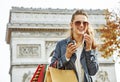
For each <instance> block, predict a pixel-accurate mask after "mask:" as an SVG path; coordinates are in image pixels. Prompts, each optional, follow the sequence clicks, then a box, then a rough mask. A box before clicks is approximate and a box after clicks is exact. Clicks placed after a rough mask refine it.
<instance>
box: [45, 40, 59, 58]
mask: <svg viewBox="0 0 120 82" xmlns="http://www.w3.org/2000/svg"><path fill="white" fill-rule="evenodd" d="M56 43H57V41H46V42H45V48H46V54H47V57H49V56H50V54H51V52H52V51H53V50H54V49H55V46H56Z"/></svg>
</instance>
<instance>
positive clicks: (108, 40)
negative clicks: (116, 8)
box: [99, 9, 120, 58]
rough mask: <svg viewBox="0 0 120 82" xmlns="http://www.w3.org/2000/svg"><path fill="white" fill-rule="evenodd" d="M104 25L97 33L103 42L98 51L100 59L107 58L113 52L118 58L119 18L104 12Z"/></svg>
mask: <svg viewBox="0 0 120 82" xmlns="http://www.w3.org/2000/svg"><path fill="white" fill-rule="evenodd" d="M105 20H106V25H104V26H103V27H102V28H101V29H100V30H99V31H100V33H101V34H100V35H101V38H102V41H103V44H101V46H100V48H99V50H100V51H101V52H103V53H102V57H104V58H109V57H111V56H112V55H113V54H114V53H115V52H117V53H115V54H117V56H118V57H120V18H119V17H118V15H117V14H116V13H115V12H113V11H112V12H109V11H108V9H106V10H105Z"/></svg>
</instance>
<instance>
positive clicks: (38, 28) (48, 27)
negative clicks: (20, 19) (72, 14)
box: [6, 24, 69, 44]
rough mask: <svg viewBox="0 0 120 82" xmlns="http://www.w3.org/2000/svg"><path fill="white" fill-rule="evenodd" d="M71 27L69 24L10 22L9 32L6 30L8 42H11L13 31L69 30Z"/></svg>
mask: <svg viewBox="0 0 120 82" xmlns="http://www.w3.org/2000/svg"><path fill="white" fill-rule="evenodd" d="M68 29H69V27H68V26H67V25H54V24H53V25H52V24H51V25H46V24H45V25H36V26H33V25H31V24H28V25H24V24H8V25H7V32H6V42H7V43H8V44H9V43H10V39H11V33H12V32H15V31H22V32H23V31H26V32H27V31H41V30H42V31H45V30H49V31H58V30H59V31H63V30H66V31H67V30H68Z"/></svg>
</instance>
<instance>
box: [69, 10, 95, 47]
mask: <svg viewBox="0 0 120 82" xmlns="http://www.w3.org/2000/svg"><path fill="white" fill-rule="evenodd" d="M76 15H85V16H86V17H87V18H88V15H87V13H86V12H85V11H84V10H76V11H75V12H74V13H73V15H72V18H71V22H73V20H74V18H75V16H76ZM86 33H87V34H88V35H90V36H91V37H92V38H93V42H92V49H95V48H96V47H97V45H96V43H95V40H94V30H93V28H92V27H91V26H90V25H89V26H88V29H87V30H86ZM70 36H71V38H72V39H73V33H72V29H70Z"/></svg>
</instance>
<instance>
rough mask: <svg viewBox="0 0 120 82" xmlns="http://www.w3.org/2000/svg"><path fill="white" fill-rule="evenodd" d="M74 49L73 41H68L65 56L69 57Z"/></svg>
mask: <svg viewBox="0 0 120 82" xmlns="http://www.w3.org/2000/svg"><path fill="white" fill-rule="evenodd" d="M75 51H76V45H75V44H73V43H69V44H68V45H67V49H66V54H65V55H66V57H67V59H70V57H71V56H72V54H73V53H74V52H75Z"/></svg>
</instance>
